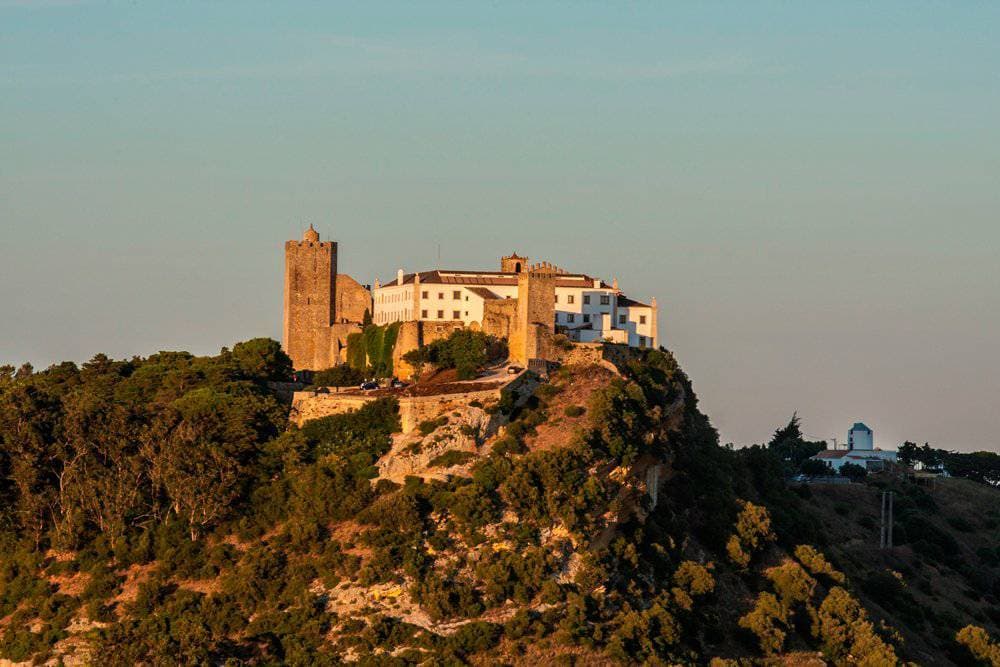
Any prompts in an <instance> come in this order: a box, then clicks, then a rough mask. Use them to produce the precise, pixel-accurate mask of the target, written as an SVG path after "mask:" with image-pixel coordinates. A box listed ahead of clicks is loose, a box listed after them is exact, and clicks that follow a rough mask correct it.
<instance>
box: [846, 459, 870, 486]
mask: <svg viewBox="0 0 1000 667" xmlns="http://www.w3.org/2000/svg"><path fill="white" fill-rule="evenodd" d="M840 475H841V477H849V478H850V479H851V481H852V482H860V481H861V480H863V479H864V478H865V477H867V476H868V471H867V470H865V469H864V468H863V467H862V466H859V465H857V464H856V463H845V464H844V465H842V466H840Z"/></svg>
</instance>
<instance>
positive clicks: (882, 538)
mask: <svg viewBox="0 0 1000 667" xmlns="http://www.w3.org/2000/svg"><path fill="white" fill-rule="evenodd" d="M885 506H886V497H885V491H883V492H882V520H881V523H880V524H879V529H880V530H879V542H878V548H879V549H880V550H881V549H885V538H886V534H885Z"/></svg>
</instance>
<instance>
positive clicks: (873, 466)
mask: <svg viewBox="0 0 1000 667" xmlns="http://www.w3.org/2000/svg"><path fill="white" fill-rule="evenodd" d="M812 458H813V459H815V460H817V461H822V462H823V463H825V464H827V465H828V466H830V467H831V468H832V469H833V470H835V471H837V472H840V469H841V468H842V467H844V465H845V464H847V463H853V464H854V465H857V466H861V467H862V468H865V469H866V470H879V469H881V468H882V467H883V466H884V464H885V463H895V462H896V452H890V451H884V450H881V449H871V450H860V451H859V450H855V449H840V450H831V449H827V450H825V451H822V452H820V453H819V454H817V455H816V456H813V457H812Z"/></svg>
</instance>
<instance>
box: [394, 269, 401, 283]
mask: <svg viewBox="0 0 1000 667" xmlns="http://www.w3.org/2000/svg"><path fill="white" fill-rule="evenodd" d="M396 284H397V285H402V284H403V269H398V270H397V271H396Z"/></svg>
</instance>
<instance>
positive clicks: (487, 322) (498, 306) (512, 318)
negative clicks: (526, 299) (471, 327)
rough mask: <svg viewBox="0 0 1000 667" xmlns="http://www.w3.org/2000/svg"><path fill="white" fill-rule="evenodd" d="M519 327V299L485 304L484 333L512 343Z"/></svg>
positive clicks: (492, 301)
mask: <svg viewBox="0 0 1000 667" xmlns="http://www.w3.org/2000/svg"><path fill="white" fill-rule="evenodd" d="M516 325H517V299H491V300H489V301H486V302H485V303H484V304H483V324H482V329H483V332H484V333H486V334H489V335H490V336H496V337H497V338H506V339H507V340H508V344H509V343H510V338H511V332H512V331H513V330H514V328H515V327H516Z"/></svg>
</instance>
